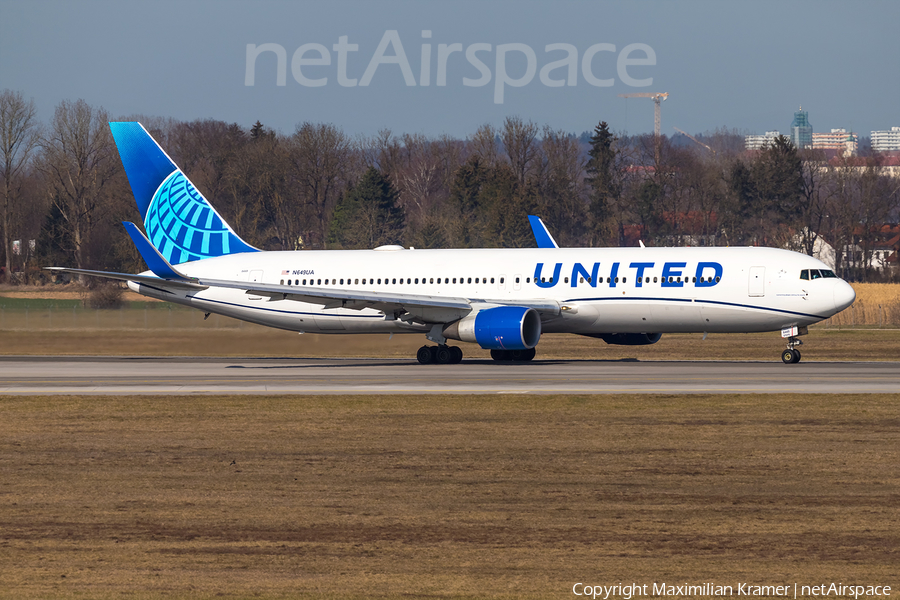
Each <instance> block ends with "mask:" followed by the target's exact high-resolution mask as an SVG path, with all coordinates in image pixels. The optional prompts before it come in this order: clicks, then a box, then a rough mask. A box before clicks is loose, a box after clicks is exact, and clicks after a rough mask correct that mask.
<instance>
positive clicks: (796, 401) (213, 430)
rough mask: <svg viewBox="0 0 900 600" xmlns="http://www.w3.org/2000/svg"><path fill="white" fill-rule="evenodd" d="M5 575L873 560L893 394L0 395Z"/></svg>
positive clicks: (491, 589)
mask: <svg viewBox="0 0 900 600" xmlns="http://www.w3.org/2000/svg"><path fill="white" fill-rule="evenodd" d="M0 411H2V414H3V426H2V427H3V435H2V437H0V478H2V479H0V502H2V507H3V508H2V511H0V532H2V535H0V597H2V598H16V599H22V598H24V599H31V598H63V599H67V598H82V597H88V598H120V597H128V598H138V599H144V598H162V597H165V598H213V597H229V598H238V597H262V598H372V597H379V598H425V597H442V598H463V597H477V598H513V597H516V598H520V597H525V598H563V597H570V596H571V595H572V593H571V586H572V584H574V583H575V582H578V581H582V582H586V583H592V584H593V583H597V584H599V583H605V584H614V583H618V582H621V581H624V582H632V581H634V582H638V583H652V582H663V581H665V582H669V583H684V582H692V583H693V582H697V583H700V582H706V581H714V582H717V583H719V584H731V585H733V584H736V583H737V582H740V581H750V582H754V583H758V584H775V583H779V584H780V583H792V582H794V581H797V582H800V583H807V584H810V583H811V584H819V583H822V582H832V581H835V582H845V583H849V582H859V583H871V584H876V583H879V584H883V585H892V586H894V589H895V590H896V589H897V588H896V586H897V584H898V583H900V582H898V581H897V578H898V575H897V574H898V573H900V568H898V567H900V529H898V527H897V522H898V519H900V503H898V500H897V499H898V497H900V467H898V465H900V420H898V416H897V415H898V397H897V396H853V397H852V398H848V397H841V396H830V395H829V396H782V397H778V396H773V395H760V396H677V397H658V396H656V397H647V398H641V397H636V396H590V397H585V396H576V397H546V396H542V397H531V396H527V397H508V396H507V397H497V396H489V397H478V396H476V397H468V398H463V397H456V396H452V397H450V396H448V397H438V396H428V397H423V398H420V399H416V398H412V397H403V398H386V397H361V396H354V397H252V398H248V397H158V398H147V397H140V398H134V397H126V398H111V397H97V398H86V397H70V398H66V397H43V398H37V397H28V398H11V397H5V398H2V399H0Z"/></svg>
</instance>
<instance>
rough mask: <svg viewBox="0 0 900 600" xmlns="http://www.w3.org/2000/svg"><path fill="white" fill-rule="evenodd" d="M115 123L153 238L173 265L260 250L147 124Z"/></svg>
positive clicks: (114, 131) (116, 136)
mask: <svg viewBox="0 0 900 600" xmlns="http://www.w3.org/2000/svg"><path fill="white" fill-rule="evenodd" d="M109 127H110V129H111V130H112V134H113V138H114V139H115V140H116V146H117V147H118V149H119V156H120V157H121V159H122V165H123V166H124V167H125V173H126V174H127V175H128V182H129V183H130V184H131V191H132V192H134V199H135V200H136V201H137V205H138V210H140V212H141V218H142V219H143V220H144V230H145V231H146V232H147V237H148V238H149V239H150V242H151V243H152V244H153V246H154V247H155V248H156V249H157V250H159V253H160V254H161V255H162V256H163V257H164V258H165V259H166V260H167V261H168V262H169V263H171V264H173V265H178V264H181V263H184V262H188V261H192V260H200V259H203V258H210V257H213V256H223V255H225V254H237V253H239V252H258V250H257V249H256V248H254V247H253V246H250V245H249V244H247V243H246V242H245V241H244V240H242V239H241V238H240V237H238V235H237V234H236V233H235V232H234V230H232V229H231V227H229V225H228V223H226V222H225V221H224V220H223V219H222V217H221V216H220V215H219V213H217V212H216V210H215V209H214V208H213V207H212V205H211V204H210V203H209V201H207V199H206V198H204V197H203V194H201V193H200V192H199V191H198V190H197V188H196V187H194V184H192V183H191V182H190V180H188V178H187V177H186V176H185V175H184V173H183V172H182V171H181V169H179V168H178V167H177V166H176V165H175V163H174V162H172V159H170V158H169V156H168V155H167V154H166V153H165V151H163V149H162V148H160V146H159V144H157V143H156V140H154V139H153V138H152V137H151V136H150V134H149V133H147V130H146V129H144V126H143V125H141V124H140V123H122V122H120V123H110V124H109Z"/></svg>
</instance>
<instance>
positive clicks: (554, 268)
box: [49, 123, 856, 364]
mask: <svg viewBox="0 0 900 600" xmlns="http://www.w3.org/2000/svg"><path fill="white" fill-rule="evenodd" d="M110 127H111V129H112V133H113V137H114V138H115V141H116V146H117V147H118V149H119V155H120V156H121V159H122V163H123V165H124V167H125V172H126V173H127V175H128V181H129V183H130V184H131V189H132V191H133V192H134V197H135V200H136V201H137V205H138V209H139V210H140V214H141V217H142V218H143V221H144V223H143V225H144V231H146V236H145V235H144V234H143V233H142V232H141V231H140V230H139V229H138V227H137V226H136V225H134V224H133V223H124V225H125V227H126V229H127V231H128V233H129V235H130V236H131V238H132V240H133V241H134V243H135V244H136V246H137V248H138V250H139V251H140V253H141V256H142V257H143V258H144V261H145V262H146V263H147V266H148V267H149V271H145V272H143V273H140V274H138V275H134V274H129V273H111V272H104V271H89V270H82V269H69V268H64V267H49V268H50V269H51V270H54V271H57V272H65V273H75V274H83V275H93V276H99V277H107V278H112V279H118V280H122V281H127V282H128V287H129V288H130V289H132V290H134V291H135V292H137V293H139V294H143V295H145V296H150V297H152V298H158V299H160V300H165V301H167V302H174V303H177V304H183V305H185V306H191V307H194V308H197V309H199V310H201V311H204V312H207V313H218V314H222V315H226V316H229V317H234V318H236V319H242V320H244V321H249V322H252V323H258V324H260V325H267V326H269V327H278V328H281V329H287V330H290V331H298V332H311V333H419V334H424V335H425V337H426V338H427V339H428V340H430V341H431V342H433V343H434V344H436V345H433V346H428V345H425V346H423V347H422V348H420V349H419V351H418V353H417V359H418V361H419V362H420V363H422V364H428V363H458V362H460V361H461V360H462V356H463V354H462V350H460V349H459V348H458V347H456V346H449V345H448V344H447V342H448V340H461V341H465V342H473V343H477V344H478V345H479V346H481V347H482V348H484V349H489V350H490V351H491V356H492V357H493V358H494V360H499V361H526V360H531V359H532V358H534V356H535V347H536V346H537V344H538V342H539V341H540V338H541V335H542V334H544V333H573V334H579V335H586V336H591V337H596V338H600V339H602V340H604V341H605V342H606V343H608V344H626V345H642V344H654V343H656V342H657V341H658V340H659V339H660V335H661V334H663V333H690V332H698V333H699V332H707V333H747V332H759V331H781V335H782V337H783V338H786V340H787V348H786V349H785V350H784V351H783V352H782V355H781V359H782V360H783V361H784V362H785V363H796V362H799V360H800V352H799V351H798V350H797V349H796V346H798V345H800V343H801V342H800V340H799V339H798V336H800V335H803V334H805V333H806V332H807V327H808V326H809V325H811V324H813V323H816V322H819V321H822V320H824V319H827V318H828V317H830V316H832V315H834V314H836V313H838V312H840V311H842V310H844V309H845V308H847V307H848V306H850V305H851V304H852V303H853V301H854V299H855V298H856V294H855V293H854V291H853V288H852V287H850V285H849V284H848V283H847V282H845V281H844V280H842V279H839V278H838V277H836V276H835V274H834V272H833V271H832V270H830V269H829V268H828V266H827V265H825V264H824V263H822V262H820V261H819V260H817V259H815V258H813V257H811V256H807V255H805V254H798V253H796V252H790V251H787V250H779V249H774V248H755V247H744V248H721V247H713V248H644V247H640V248H559V247H557V245H556V243H555V242H554V241H553V238H552V237H551V236H550V234H549V233H548V232H547V231H546V229H545V228H543V226H542V224H541V223H540V220H539V219H536V218H532V226H533V228H534V231H535V235H536V238H537V240H538V245H539V246H540V247H539V248H534V249H530V248H529V249H465V250H416V249H413V248H409V249H405V248H403V247H401V246H382V247H379V248H375V249H373V250H318V251H311V250H310V251H296V252H262V251H260V250H258V249H256V248H254V247H252V246H250V245H249V244H247V243H246V242H244V241H243V240H242V239H241V238H240V237H238V235H237V234H236V233H235V232H234V230H232V229H231V227H230V226H229V225H228V224H227V223H225V221H224V220H222V217H221V216H219V214H218V213H217V212H216V210H215V209H214V208H213V207H212V206H211V205H210V204H209V202H208V201H207V200H206V198H204V197H203V195H202V194H201V193H200V192H199V191H198V190H197V188H196V187H194V185H193V184H192V183H191V182H190V181H189V180H188V178H187V177H186V176H185V175H184V173H183V172H182V171H181V169H179V168H178V167H177V166H176V165H175V163H174V162H173V161H172V160H171V159H170V158H169V156H168V155H167V154H166V153H165V151H164V150H163V149H162V148H161V147H160V146H159V145H158V144H157V143H156V141H155V140H154V139H153V138H152V137H151V136H150V134H149V133H148V132H147V131H146V130H145V129H144V127H143V126H142V125H141V124H140V123H110Z"/></svg>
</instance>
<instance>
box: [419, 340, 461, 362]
mask: <svg viewBox="0 0 900 600" xmlns="http://www.w3.org/2000/svg"><path fill="white" fill-rule="evenodd" d="M416 359H417V360H418V361H419V364H422V365H430V364H439V365H455V364H459V363H461V362H462V359H463V352H462V350H460V349H459V348H458V347H457V346H448V345H447V344H441V345H439V346H422V347H421V348H419V351H418V352H416Z"/></svg>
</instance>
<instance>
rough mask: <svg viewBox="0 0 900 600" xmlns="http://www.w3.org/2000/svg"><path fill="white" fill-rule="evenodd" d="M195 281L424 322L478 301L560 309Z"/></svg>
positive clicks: (541, 303)
mask: <svg viewBox="0 0 900 600" xmlns="http://www.w3.org/2000/svg"><path fill="white" fill-rule="evenodd" d="M196 281H197V283H198V284H200V285H204V286H208V287H223V288H231V289H239V290H244V291H245V292H246V293H247V294H249V295H257V296H266V297H268V298H269V300H270V301H276V300H294V301H299V302H307V303H309V304H319V305H321V306H322V307H323V308H324V309H325V310H329V309H334V308H349V309H354V310H362V309H363V308H374V309H376V310H380V311H382V312H384V313H385V314H386V315H388V316H391V315H393V316H394V318H400V319H403V320H415V321H419V322H423V323H449V322H451V321H455V320H457V319H461V318H463V317H464V316H466V315H467V314H469V313H470V312H472V311H473V310H477V309H478V308H479V305H498V304H500V305H515V306H526V307H529V308H534V309H535V310H537V311H538V312H539V313H542V314H546V315H548V316H556V315H558V314H559V312H560V308H559V303H557V302H556V301H554V300H528V301H521V300H516V301H511V300H507V299H502V300H495V299H481V298H478V299H474V298H462V297H452V296H431V295H427V294H403V293H394V292H374V291H373V292H359V291H353V290H341V289H335V288H322V287H303V288H298V287H296V286H287V285H276V284H266V283H253V282H249V283H248V282H246V281H231V280H220V279H205V278H202V277H201V278H198V279H197V280H196Z"/></svg>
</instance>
